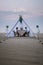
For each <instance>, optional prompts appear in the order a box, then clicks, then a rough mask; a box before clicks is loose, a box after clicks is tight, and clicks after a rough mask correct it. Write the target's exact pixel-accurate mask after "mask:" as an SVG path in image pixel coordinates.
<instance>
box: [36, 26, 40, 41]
mask: <svg viewBox="0 0 43 65" xmlns="http://www.w3.org/2000/svg"><path fill="white" fill-rule="evenodd" d="M36 28H37V37H38V40H39V33H40V30H39V25H36Z"/></svg>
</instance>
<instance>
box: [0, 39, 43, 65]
mask: <svg viewBox="0 0 43 65" xmlns="http://www.w3.org/2000/svg"><path fill="white" fill-rule="evenodd" d="M0 65H43V45H42V44H41V43H39V41H38V40H37V39H29V38H13V39H8V40H6V41H3V43H0Z"/></svg>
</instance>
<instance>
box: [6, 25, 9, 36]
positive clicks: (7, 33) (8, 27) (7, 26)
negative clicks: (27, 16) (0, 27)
mask: <svg viewBox="0 0 43 65" xmlns="http://www.w3.org/2000/svg"><path fill="white" fill-rule="evenodd" d="M8 28H9V26H8V25H7V26H6V33H7V37H8Z"/></svg>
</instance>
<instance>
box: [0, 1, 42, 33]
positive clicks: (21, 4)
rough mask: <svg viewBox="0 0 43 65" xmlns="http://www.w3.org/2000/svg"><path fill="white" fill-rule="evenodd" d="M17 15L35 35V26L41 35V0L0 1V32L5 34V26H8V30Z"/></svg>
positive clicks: (16, 18)
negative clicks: (20, 16) (21, 17)
mask: <svg viewBox="0 0 43 65" xmlns="http://www.w3.org/2000/svg"><path fill="white" fill-rule="evenodd" d="M19 15H22V16H23V19H24V20H25V21H26V22H27V23H28V25H29V26H30V27H31V29H32V30H33V31H34V32H35V33H36V32H37V30H36V25H39V28H40V32H41V33H43V0H0V32H5V30H6V27H5V26H6V25H9V30H10V29H11V28H12V27H13V26H14V24H15V22H16V21H17V20H18V17H19Z"/></svg>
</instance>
